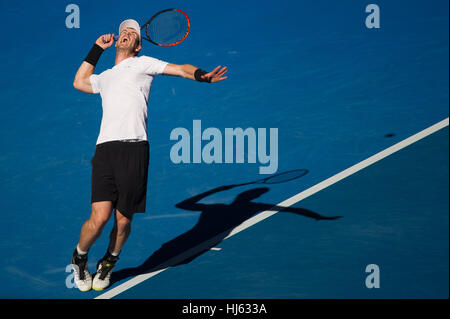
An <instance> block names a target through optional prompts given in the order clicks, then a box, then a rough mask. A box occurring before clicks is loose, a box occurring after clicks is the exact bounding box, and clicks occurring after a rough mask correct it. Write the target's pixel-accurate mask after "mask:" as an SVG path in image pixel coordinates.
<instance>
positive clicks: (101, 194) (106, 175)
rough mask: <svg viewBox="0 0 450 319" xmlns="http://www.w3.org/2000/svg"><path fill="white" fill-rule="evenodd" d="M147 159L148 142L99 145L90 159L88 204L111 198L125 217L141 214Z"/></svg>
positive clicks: (145, 188) (117, 142)
mask: <svg viewBox="0 0 450 319" xmlns="http://www.w3.org/2000/svg"><path fill="white" fill-rule="evenodd" d="M148 161H149V145H148V142H147V141H141V142H120V141H113V142H106V143H102V144H98V145H97V146H96V147H95V154H94V157H93V158H92V161H91V163H92V178H91V183H92V185H91V187H92V188H91V203H94V202H101V201H111V202H112V203H113V207H114V208H117V209H118V210H119V211H120V212H121V213H122V214H123V215H125V216H126V217H128V218H131V217H132V215H133V214H134V213H144V212H145V201H146V195H147V176H148Z"/></svg>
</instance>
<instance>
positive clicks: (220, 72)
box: [163, 63, 228, 83]
mask: <svg viewBox="0 0 450 319" xmlns="http://www.w3.org/2000/svg"><path fill="white" fill-rule="evenodd" d="M227 71H228V68H227V67H226V66H224V67H221V66H220V65H219V66H218V67H216V68H215V69H214V70H212V71H211V72H206V71H204V70H202V69H200V68H198V67H196V66H193V65H191V64H182V65H178V64H173V63H169V64H167V66H166V68H165V69H164V72H163V74H165V75H173V76H179V77H183V78H185V79H190V80H194V81H199V82H208V83H215V82H220V81H223V80H225V79H227V78H228V77H227V76H224V75H225V73H227Z"/></svg>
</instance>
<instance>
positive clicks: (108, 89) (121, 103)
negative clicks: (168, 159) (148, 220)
mask: <svg viewBox="0 0 450 319" xmlns="http://www.w3.org/2000/svg"><path fill="white" fill-rule="evenodd" d="M113 43H114V34H105V35H102V36H101V37H99V38H98V39H97V41H96V42H95V44H94V46H93V47H92V49H91V51H90V52H89V54H88V55H87V57H86V58H85V60H84V61H83V63H82V64H81V66H80V67H79V69H78V71H77V73H76V75H75V80H74V82H73V85H74V87H75V88H76V89H77V90H80V91H82V92H86V93H100V95H101V98H102V108H103V116H102V121H101V126H100V133H99V136H98V139H97V142H96V149H95V154H94V157H93V158H92V161H91V163H92V178H91V183H92V185H91V192H92V193H91V204H92V211H91V215H90V217H89V219H88V220H87V221H86V222H85V223H84V224H83V226H82V228H81V234H80V238H79V241H78V244H77V246H76V248H75V250H74V252H73V257H72V265H73V268H74V277H75V278H74V279H75V280H74V281H75V284H76V285H77V286H78V288H79V289H80V290H81V291H88V290H90V289H91V288H92V289H95V290H103V289H105V288H106V287H108V286H109V284H110V277H111V273H112V269H113V267H114V265H115V263H116V262H117V260H118V259H119V254H120V252H121V250H122V247H123V245H124V244H125V241H126V240H127V238H128V236H129V234H130V231H131V221H132V218H133V214H134V213H143V212H145V206H146V192H147V173H148V163H149V144H148V139H147V104H148V99H149V93H150V87H151V85H152V81H153V78H154V76H156V75H172V76H178V77H183V78H186V79H190V80H195V81H199V82H207V83H216V82H219V81H223V80H225V79H226V78H227V77H226V76H224V74H225V73H226V72H227V68H226V67H223V68H221V67H220V66H218V67H217V68H215V69H214V70H213V71H212V72H206V71H204V70H202V69H200V68H197V67H195V66H193V65H190V64H184V65H177V64H172V63H167V62H164V61H161V60H158V59H155V58H152V57H148V56H138V53H139V52H140V50H141V49H142V43H141V35H140V27H139V24H138V23H137V22H136V21H135V20H133V19H128V20H125V21H123V22H122V23H121V24H120V26H119V38H118V39H117V41H116V43H115V47H116V58H115V63H114V66H113V67H112V68H111V69H108V70H106V71H104V72H102V73H100V74H94V68H95V66H96V64H97V62H98V60H99V58H100V56H101V54H102V52H103V51H104V50H106V49H108V48H110V47H111V46H112V45H113ZM113 212H114V213H115V214H114V227H113V229H112V231H111V234H110V242H109V247H108V249H107V252H106V254H105V256H104V257H103V258H102V259H101V260H100V261H99V262H98V263H97V271H96V274H95V276H94V278H92V276H91V274H90V272H89V270H88V266H87V261H88V252H89V249H90V248H91V246H92V245H93V244H94V242H95V241H96V240H97V239H98V238H99V236H100V234H101V233H102V229H103V227H104V226H105V224H106V223H107V221H108V220H109V219H110V217H111V216H112V215H113Z"/></svg>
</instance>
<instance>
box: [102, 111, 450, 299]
mask: <svg viewBox="0 0 450 319" xmlns="http://www.w3.org/2000/svg"><path fill="white" fill-rule="evenodd" d="M448 124H449V118H448V117H447V118H446V119H445V120H442V121H440V122H438V123H436V124H434V125H432V126H430V127H428V128H426V129H424V130H423V131H420V132H419V133H417V134H414V135H413V136H410V137H408V138H407V139H404V140H403V141H401V142H398V143H397V144H394V145H392V146H391V147H388V148H387V149H385V150H383V151H381V152H379V153H377V154H375V155H373V156H371V157H369V158H367V159H365V160H363V161H362V162H359V163H358V164H355V165H353V166H351V167H349V168H347V169H346V170H343V171H342V172H340V173H338V174H336V175H334V176H331V177H330V178H328V179H326V180H324V181H322V182H320V183H318V184H316V185H314V186H312V187H310V188H308V189H307V190H305V191H303V192H300V193H298V194H297V195H294V196H292V197H291V198H288V199H286V200H285V201H283V202H281V203H279V204H277V205H276V206H284V207H288V206H292V205H294V204H296V203H298V202H299V201H301V200H303V199H305V198H307V197H309V196H311V195H313V194H315V193H317V192H319V191H321V190H323V189H324V188H327V187H329V186H331V185H333V184H335V183H337V182H339V181H341V180H343V179H344V178H346V177H348V176H350V175H352V174H355V173H356V172H358V171H360V170H362V169H364V168H366V167H368V166H370V165H372V164H374V163H376V162H378V161H380V160H382V159H383V158H385V157H387V156H389V155H391V154H393V153H395V152H398V151H399V150H401V149H403V148H405V147H407V146H409V145H411V144H413V143H415V142H417V141H419V140H421V139H423V138H425V137H427V136H428V135H431V134H433V133H435V132H437V131H439V130H440V129H443V128H444V127H447V126H448ZM276 213H278V211H277V210H267V211H264V212H262V213H259V214H258V215H256V216H254V217H252V218H249V219H247V220H246V221H245V222H243V223H242V224H241V225H239V226H238V227H236V228H234V229H233V230H232V231H231V232H230V233H229V234H228V236H226V237H224V238H223V240H225V239H227V238H229V237H231V236H233V235H236V234H237V233H239V232H241V231H243V230H245V229H247V228H249V227H251V226H253V225H255V224H257V223H259V222H261V221H262V220H264V219H266V218H268V217H270V216H272V215H274V214H276ZM220 237H221V236H220V234H219V235H218V236H216V237H214V238H212V239H210V240H207V241H206V242H205V243H204V245H203V244H201V245H198V246H196V247H194V248H192V249H190V250H188V251H186V252H184V253H182V254H181V255H179V256H176V257H174V258H172V259H171V260H169V261H167V262H166V263H165V265H169V266H167V267H165V265H161V268H162V269H159V270H157V271H153V272H150V273H147V274H142V275H138V276H136V277H134V278H132V279H130V280H128V281H126V282H124V283H122V284H120V285H119V286H117V287H115V288H113V289H111V290H109V291H107V292H105V293H103V294H101V295H99V296H97V297H96V298H95V299H110V298H113V297H115V296H117V295H118V294H120V293H122V292H124V291H125V290H128V289H130V288H132V287H134V286H136V285H137V284H139V283H141V282H143V281H145V280H147V279H149V278H151V277H153V276H156V275H157V274H159V273H160V272H162V271H164V270H166V269H168V268H170V265H175V264H176V263H177V261H182V260H184V259H185V258H188V257H190V256H193V253H195V252H196V251H201V250H202V249H203V248H204V247H208V246H209V245H210V244H213V245H214V244H216V243H215V242H214V240H215V238H220ZM209 247H210V246H209Z"/></svg>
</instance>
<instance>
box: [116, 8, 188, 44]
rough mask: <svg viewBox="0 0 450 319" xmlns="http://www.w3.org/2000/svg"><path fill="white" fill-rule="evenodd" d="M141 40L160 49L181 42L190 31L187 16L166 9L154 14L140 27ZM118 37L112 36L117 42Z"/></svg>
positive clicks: (180, 12) (178, 11)
mask: <svg viewBox="0 0 450 319" xmlns="http://www.w3.org/2000/svg"><path fill="white" fill-rule="evenodd" d="M143 29H145V36H144V35H141V36H142V39H144V40H147V41H149V42H150V43H153V44H154V45H157V46H160V47H171V46H174V45H177V44H180V43H181V42H183V41H184V40H185V39H186V38H187V36H188V34H189V31H190V29H191V22H190V20H189V17H188V15H187V14H186V13H185V12H184V11H181V10H180V9H166V10H162V11H159V12H158V13H156V14H154V15H153V16H152V17H151V18H150V20H148V21H147V22H146V23H145V24H143V25H142V26H141V31H142V30H143ZM118 38H119V36H118V35H115V36H114V41H117V39H118Z"/></svg>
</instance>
